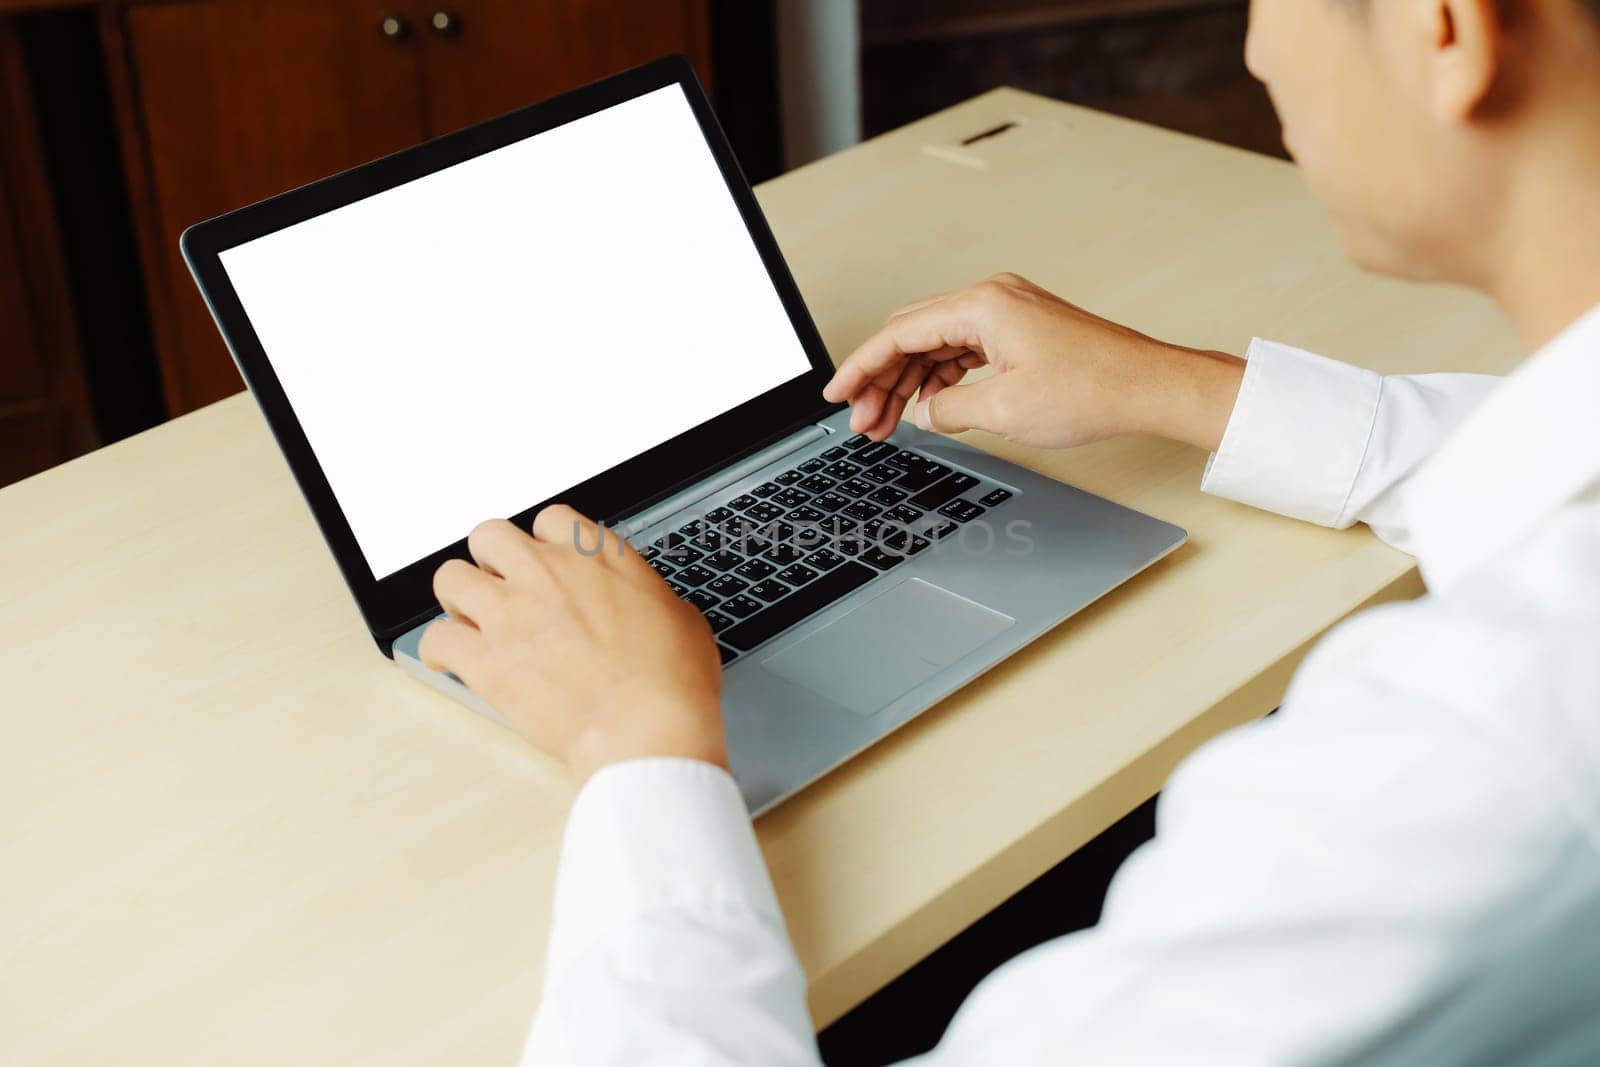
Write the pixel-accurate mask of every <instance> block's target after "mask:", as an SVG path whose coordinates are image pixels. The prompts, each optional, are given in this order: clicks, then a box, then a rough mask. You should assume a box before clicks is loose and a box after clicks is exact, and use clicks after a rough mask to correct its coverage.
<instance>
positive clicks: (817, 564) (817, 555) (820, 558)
mask: <svg viewBox="0 0 1600 1067" xmlns="http://www.w3.org/2000/svg"><path fill="white" fill-rule="evenodd" d="M843 562H844V557H843V556H841V555H839V553H837V552H834V551H832V550H831V549H826V548H819V549H817V550H816V551H815V552H813V553H811V555H809V556H807V557H806V565H807V566H810V567H813V568H815V569H816V570H819V571H831V570H833V568H835V567H837V566H838V565H839V564H841V563H843Z"/></svg>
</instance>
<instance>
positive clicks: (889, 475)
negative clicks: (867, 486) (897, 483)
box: [861, 463, 900, 485]
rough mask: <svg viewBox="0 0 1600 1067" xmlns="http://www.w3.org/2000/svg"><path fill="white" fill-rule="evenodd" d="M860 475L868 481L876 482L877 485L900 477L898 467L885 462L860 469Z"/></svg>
mask: <svg viewBox="0 0 1600 1067" xmlns="http://www.w3.org/2000/svg"><path fill="white" fill-rule="evenodd" d="M861 477H863V478H865V479H867V480H868V481H870V482H877V483H878V484H879V485H882V484H884V483H885V482H892V481H894V480H895V479H896V478H898V477H900V468H899V467H891V466H889V464H887V463H880V464H878V465H877V466H876V467H868V468H867V469H866V470H864V471H862V472H861Z"/></svg>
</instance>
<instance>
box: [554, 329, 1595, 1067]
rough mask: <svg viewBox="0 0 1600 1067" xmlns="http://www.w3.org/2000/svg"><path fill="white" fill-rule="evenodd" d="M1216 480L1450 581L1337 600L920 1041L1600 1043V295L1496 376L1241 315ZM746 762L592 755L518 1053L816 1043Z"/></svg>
mask: <svg viewBox="0 0 1600 1067" xmlns="http://www.w3.org/2000/svg"><path fill="white" fill-rule="evenodd" d="M1202 488H1203V489H1205V490H1206V491H1207V492H1211V493H1217V494H1221V495H1223V496H1227V497H1231V498H1232V499H1235V500H1239V501H1243V502H1245V503H1249V504H1253V505H1255V506H1257V507H1263V508H1269V509H1271V510H1273V511H1277V512H1281V513H1283V514H1286V515H1293V516H1297V517H1299V518H1302V519H1306V520H1308V521H1310V522H1317V523H1324V524H1327V525H1333V526H1347V525H1349V524H1351V523H1353V522H1358V521H1360V522H1366V523H1368V524H1370V525H1371V526H1372V528H1373V529H1374V530H1375V531H1377V533H1378V534H1379V535H1380V536H1381V537H1383V538H1384V539H1385V540H1387V541H1389V542H1391V543H1393V544H1395V545H1398V546H1400V547H1402V548H1404V549H1405V550H1407V551H1409V552H1411V553H1413V554H1415V555H1416V557H1417V559H1418V561H1419V565H1420V567H1421V570H1422V575H1423V577H1424V579H1425V580H1426V582H1427V585H1428V594H1427V595H1426V596H1424V597H1422V598H1421V599H1419V600H1416V601H1413V602H1409V603H1404V604H1391V605H1387V606H1384V607H1380V608H1376V609H1374V610H1371V611H1367V612H1363V613H1361V614H1360V615H1359V616H1356V617H1354V618H1352V619H1350V620H1347V621H1346V622H1345V623H1343V624H1342V625H1340V626H1338V627H1336V628H1335V629H1334V631H1333V632H1331V633H1330V634H1329V635H1328V636H1327V638H1326V639H1324V640H1323V641H1322V642H1321V643H1320V644H1319V645H1318V647H1317V648H1316V649H1315V650H1314V651H1313V652H1312V654H1311V655H1310V656H1309V657H1308V658H1307V659H1306V661H1305V662H1304V664H1303V665H1302V666H1301V668H1300V670H1299V672H1298V673H1297V674H1296V676H1295V679H1294V681H1293V684H1292V685H1291V686H1290V689H1289V693H1288V695H1287V696H1286V697H1285V699H1284V703H1283V709H1282V711H1281V713H1280V714H1278V715H1275V716H1272V717H1271V718H1269V719H1266V720H1263V721H1261V722H1258V723H1255V724H1253V725H1250V726H1246V727H1243V728H1240V729H1237V730H1234V731H1232V732H1230V733H1228V734H1225V735H1223V736H1222V737H1219V738H1217V739H1215V740H1213V741H1212V742H1210V743H1209V744H1207V745H1205V746H1203V747H1202V749H1201V750H1200V751H1198V752H1197V753H1195V754H1194V755H1193V756H1192V757H1191V758H1190V759H1189V760H1188V761H1187V762H1185V763H1184V764H1183V765H1182V766H1181V767H1180V768H1179V769H1178V770H1177V772H1176V773H1175V774H1174V775H1173V777H1172V778H1171V780H1170V781H1169V782H1168V784H1167V786H1166V789H1165V792H1164V795H1163V796H1162V799H1161V802H1160V804H1159V806H1158V809H1157V831H1156V837H1155V840H1154V841H1152V842H1151V843H1149V844H1147V845H1145V846H1144V847H1143V848H1141V849H1139V850H1138V851H1137V852H1136V853H1135V854H1134V855H1133V857H1132V858H1131V859H1130V860H1129V861H1128V862H1127V864H1126V865H1125V866H1124V867H1123V869H1122V870H1121V871H1120V872H1119V873H1118V875H1117V876H1116V879H1115V880H1114V882H1113V883H1112V886H1111V890H1110V893H1109V896H1108V898H1107V901H1106V906H1105V911H1104V914H1103V917H1102V919H1101V921H1100V924H1099V925H1098V926H1097V927H1095V928H1094V929H1092V930H1086V931H1083V932H1081V933H1076V934H1073V935H1071V936H1068V937H1064V938H1060V939H1058V940H1055V941H1051V942H1049V943H1047V944H1044V945H1042V946H1040V947H1038V948H1035V949H1033V950H1031V951H1029V952H1027V953H1024V954H1023V955H1022V956H1020V957H1018V958H1017V959H1015V960H1013V961H1011V962H1010V963H1008V964H1006V965H1005V966H1003V967H1001V968H1000V969H999V970H997V971H996V972H995V973H994V974H992V975H990V976H989V977H988V978H987V979H986V980H985V981H984V982H983V983H982V984H981V985H980V986H979V987H978V988H977V990H976V991H974V993H973V994H972V996H971V997H970V999H968V1001H967V1002H966V1003H965V1004H964V1005H963V1006H962V1008H961V1009H960V1011H959V1012H958V1013H957V1015H956V1017H955V1019H954V1021H953V1022H952V1023H951V1025H950V1027H949V1029H948V1031H947V1032H946V1034H945V1036H944V1039H943V1041H942V1042H941V1043H940V1044H939V1046H938V1047H937V1048H936V1049H935V1050H933V1051H932V1052H930V1053H928V1054H927V1055H926V1056H925V1057H923V1058H920V1059H919V1060H917V1061H916V1062H917V1063H920V1064H924V1065H927V1067H932V1065H940V1067H943V1065H952V1064H1000V1065H1021V1064H1035V1063H1051V1064H1058V1063H1067V1062H1073V1063H1116V1064H1127V1063H1148V1064H1163V1065H1165V1064H1180V1063H1183V1064H1187V1063H1207V1064H1226V1065H1229V1067H1237V1065H1242V1064H1257V1063H1270V1064H1324V1063H1361V1064H1388V1063H1403V1064H1426V1065H1430V1067H1432V1065H1440V1064H1458V1063H1459V1064H1465V1063H1474V1064H1476V1063H1482V1064H1519V1065H1545V1064H1597V1063H1600V308H1597V309H1596V310H1595V311H1593V312H1591V313H1590V314H1589V315H1587V316H1586V317H1585V318H1584V319H1582V320H1580V321H1579V322H1578V323H1576V324H1574V325H1573V326H1571V327H1570V328H1569V329H1568V330H1567V331H1566V332H1565V333H1563V334H1562V335H1561V336H1560V337H1559V338H1557V339H1556V340H1554V341H1552V342H1551V343H1550V344H1549V345H1547V346H1546V347H1545V348H1544V349H1542V350H1541V351H1540V352H1539V353H1538V354H1537V355H1535V356H1534V357H1532V358H1531V359H1530V360H1528V361H1527V362H1526V363H1525V364H1524V365H1523V366H1522V367H1520V368H1519V369H1518V370H1517V371H1516V373H1515V374H1513V375H1511V376H1510V377H1509V378H1506V379H1503V380H1502V379H1497V378H1488V377H1482V376H1475V375H1458V374H1441V375H1423V376H1417V377H1401V376H1391V377H1380V376H1379V375H1376V374H1374V373H1372V372H1370V371H1366V370H1362V369H1359V368H1356V367H1352V366H1348V365H1345V364H1341V363H1337V362H1334V361H1331V360H1327V359H1324V358H1322V357H1320V356H1315V355H1312V354H1310V353H1307V352H1302V351H1299V350H1297V349H1293V348H1289V347H1286V346H1283V345H1279V344H1274V343H1269V342H1263V341H1257V342H1255V343H1254V344H1252V346H1251V349H1250V354H1249V363H1248V365H1247V369H1246V372H1245V376H1244V382H1243V385H1242V387H1241V391H1240V395H1239V399H1238V403H1237V406H1236V407H1235V409H1234V412H1233V415H1232V418H1231V420H1230V422H1229V424H1228V428H1227V432H1226V435H1225V436H1224V438H1223V441H1222V444H1221V446H1220V448H1219V449H1218V451H1217V454H1216V455H1215V456H1214V457H1213V458H1212V460H1211V462H1210V463H1209V464H1208V466H1207V469H1206V475H1205V480H1204V483H1203V485H1202ZM804 997H805V981H804V978H803V976H802V974H801V972H800V968H799V965H798V964H797V962H796V961H795V958H794V954H793V952H792V951H791V949H790V946H789V942H788V939H787V936H786V934H785V931H784V926H783V918H782V916H781V915H780V914H779V911H778V907H777V903H776V900H775V898H774V895H773V891H772V887H771V884H770V882H769V881H768V878H767V874H766V871H765V869H764V868H763V866H762V862H761V855H760V852H759V851H758V850H757V847H756V842H755V837H754V835H753V833H752V832H751V828H750V824H749V820H748V819H747V818H746V816H745V811H744V807H743V805H742V803H741V801H740V799H739V793H738V791H737V790H736V788H735V787H734V784H733V782H732V780H731V779H730V778H729V777H728V776H727V775H726V774H725V773H723V772H722V771H720V770H717V769H715V768H712V767H710V766H709V765H706V764H700V763H693V762H689V761H681V760H666V759H662V760H640V761H637V762H631V763H626V764H621V765H617V766H612V767H609V768H606V769H604V770H602V771H600V772H599V773H598V774H596V775H595V776H594V777H593V779H592V780H591V781H590V782H589V783H588V784H587V785H586V786H585V787H584V789H583V790H582V792H581V793H580V795H579V797H578V799H577V802H576V804H575V806H574V808H573V811H572V815H571V819H570V821H569V823H568V826H567V832H566V838H565V842H564V845H563V850H562V857H561V864H560V870H559V874H558V876H557V887H556V900H555V918H554V927H553V929H552V932H551V939H550V946H549V960H548V967H547V970H546V972H545V992H544V999H543V1002H542V1004H541V1006H540V1009H539V1012H538V1014H537V1017H536V1019H535V1021H534V1026H533V1029H532V1032H531V1033H530V1035H529V1038H528V1043H527V1047H526V1051H525V1056H524V1061H523V1062H524V1063H525V1064H529V1065H535V1064H536V1065H539V1067H547V1065H548V1067H556V1065H576V1064H584V1065H589V1064H606V1065H617V1067H647V1065H653V1064H685V1065H687V1064H696V1065H700V1064H761V1065H770V1067H781V1065H798V1064H815V1063H817V1062H818V1061H817V1052H816V1045H815V1041H814V1038H813V1035H812V1029H811V1024H810V1020H809V1019H808V1017H807V1014H806V1006H805V999H804Z"/></svg>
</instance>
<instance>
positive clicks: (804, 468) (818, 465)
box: [797, 457, 828, 474]
mask: <svg viewBox="0 0 1600 1067" xmlns="http://www.w3.org/2000/svg"><path fill="white" fill-rule="evenodd" d="M827 465H828V461H827V460H825V459H817V458H815V457H812V458H811V459H808V460H806V461H805V462H804V463H802V464H800V466H799V467H798V468H797V469H798V470H799V471H800V473H802V474H815V473H816V472H817V471H819V470H821V469H822V468H823V467H826V466H827Z"/></svg>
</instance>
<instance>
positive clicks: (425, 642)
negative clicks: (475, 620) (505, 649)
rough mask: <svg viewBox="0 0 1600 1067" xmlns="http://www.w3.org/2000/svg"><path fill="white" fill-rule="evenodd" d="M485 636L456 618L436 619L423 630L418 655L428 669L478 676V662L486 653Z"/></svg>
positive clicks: (456, 674)
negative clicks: (484, 648)
mask: <svg viewBox="0 0 1600 1067" xmlns="http://www.w3.org/2000/svg"><path fill="white" fill-rule="evenodd" d="M482 642H483V635H482V634H480V633H479V632H478V631H477V630H474V629H473V628H472V627H470V626H468V625H467V624H466V623H463V622H460V621H458V620H456V619H448V618H447V619H435V620H434V621H433V622H431V623H429V624H428V628H427V629H426V630H424V631H422V640H421V641H419V642H418V643H417V657H418V658H419V659H421V660H422V665H423V666H425V667H427V668H428V669H429V670H434V671H448V672H449V673H451V674H453V675H455V676H456V677H457V678H460V679H462V680H463V681H465V680H466V678H467V676H469V675H476V674H477V670H476V669H475V668H476V665H477V662H478V659H479V657H480V656H481V655H482V653H483V645H482Z"/></svg>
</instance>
